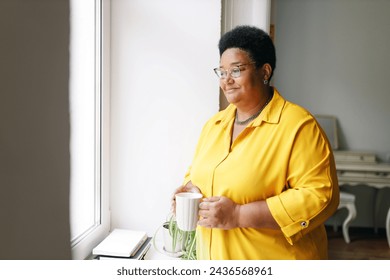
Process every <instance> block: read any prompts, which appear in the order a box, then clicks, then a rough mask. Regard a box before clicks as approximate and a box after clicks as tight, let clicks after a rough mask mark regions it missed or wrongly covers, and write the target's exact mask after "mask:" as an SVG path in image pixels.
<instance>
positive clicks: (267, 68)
mask: <svg viewBox="0 0 390 280" xmlns="http://www.w3.org/2000/svg"><path fill="white" fill-rule="evenodd" d="M262 69H263V80H264V81H268V80H269V79H270V78H271V76H272V71H273V69H272V67H271V65H270V64H269V63H265V64H264V65H263V67H262Z"/></svg>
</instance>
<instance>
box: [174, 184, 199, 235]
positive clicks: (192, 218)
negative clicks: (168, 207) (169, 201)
mask: <svg viewBox="0 0 390 280" xmlns="http://www.w3.org/2000/svg"><path fill="white" fill-rule="evenodd" d="M202 197H203V195H202V194H200V193H190V192H183V193H178V194H176V195H175V198H176V222H177V226H178V227H179V229H181V230H184V231H192V230H195V229H196V224H197V222H198V219H199V215H198V211H199V203H200V200H201V199H202Z"/></svg>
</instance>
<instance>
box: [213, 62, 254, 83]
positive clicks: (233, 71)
mask: <svg viewBox="0 0 390 280" xmlns="http://www.w3.org/2000/svg"><path fill="white" fill-rule="evenodd" d="M251 64H255V62H251V63H246V64H241V65H236V66H233V67H230V68H229V69H228V70H225V69H223V68H214V72H215V74H217V76H218V78H220V79H226V78H227V75H228V72H229V74H230V77H232V78H238V77H240V76H241V71H244V70H245V69H240V67H242V66H245V65H251Z"/></svg>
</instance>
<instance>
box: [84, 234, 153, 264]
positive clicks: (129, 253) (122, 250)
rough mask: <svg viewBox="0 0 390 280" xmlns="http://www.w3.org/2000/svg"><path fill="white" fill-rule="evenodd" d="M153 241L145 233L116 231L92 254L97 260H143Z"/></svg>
mask: <svg viewBox="0 0 390 280" xmlns="http://www.w3.org/2000/svg"><path fill="white" fill-rule="evenodd" d="M151 239H152V238H151V237H148V235H147V234H146V232H144V231H136V230H128V229H114V230H113V231H112V232H111V233H110V234H109V235H108V236H107V237H106V238H105V239H104V240H103V241H102V242H101V243H100V244H99V245H97V246H96V247H95V248H94V249H93V251H92V254H93V255H94V259H96V260H114V259H132V260H142V259H143V258H144V256H145V254H146V253H147V252H148V250H149V248H150V246H151V242H150V241H151Z"/></svg>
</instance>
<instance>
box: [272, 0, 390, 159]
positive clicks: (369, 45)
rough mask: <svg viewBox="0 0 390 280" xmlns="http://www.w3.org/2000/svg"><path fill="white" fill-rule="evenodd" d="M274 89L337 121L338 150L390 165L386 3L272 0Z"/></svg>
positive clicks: (389, 24)
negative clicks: (368, 154) (374, 157)
mask: <svg viewBox="0 0 390 280" xmlns="http://www.w3.org/2000/svg"><path fill="white" fill-rule="evenodd" d="M275 6H276V12H275V16H276V20H275V35H276V41H275V44H276V51H277V65H276V72H275V85H276V86H277V87H278V88H279V89H280V91H281V93H282V94H283V95H284V96H285V97H287V98H288V99H290V100H291V101H294V102H296V103H299V104H301V105H303V106H305V107H307V108H308V109H309V110H310V111H312V112H313V113H316V114H331V115H335V116H336V117H337V118H338V121H339V126H340V132H341V135H340V138H341V139H340V144H341V148H343V149H352V150H368V151H372V152H375V153H377V154H378V156H379V157H380V159H381V160H387V161H389V162H390V126H389V121H390V110H389V105H390V94H389V86H388V82H389V65H390V52H389V49H390V36H389V35H388V34H389V27H390V18H389V16H388V12H389V11H390V1H384V0H373V1H371V0H355V1H350V0H329V1H319V0H316V1H313V0H276V5H275Z"/></svg>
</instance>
